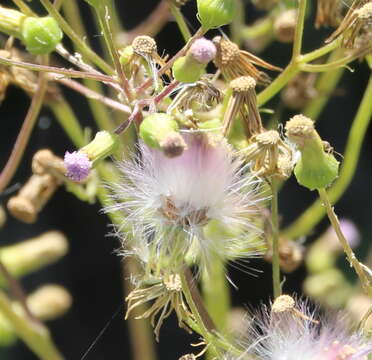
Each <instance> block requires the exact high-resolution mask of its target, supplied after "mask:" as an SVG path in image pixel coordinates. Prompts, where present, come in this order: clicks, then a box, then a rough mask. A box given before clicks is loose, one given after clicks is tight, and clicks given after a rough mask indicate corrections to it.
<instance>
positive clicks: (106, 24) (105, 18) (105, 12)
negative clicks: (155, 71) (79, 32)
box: [95, 0, 133, 103]
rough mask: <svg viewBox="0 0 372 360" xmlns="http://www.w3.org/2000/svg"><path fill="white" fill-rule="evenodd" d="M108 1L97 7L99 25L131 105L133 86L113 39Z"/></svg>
mask: <svg viewBox="0 0 372 360" xmlns="http://www.w3.org/2000/svg"><path fill="white" fill-rule="evenodd" d="M106 3H107V0H105V1H104V0H102V4H101V5H99V6H97V7H95V10H96V14H97V17H98V20H99V24H100V27H101V30H102V32H103V36H104V38H105V41H106V46H107V49H108V50H109V53H110V55H111V58H112V61H113V62H114V65H115V69H116V72H117V74H118V76H119V79H120V83H121V86H122V88H123V90H124V93H125V96H126V97H127V100H128V103H131V102H132V100H133V93H132V89H131V86H130V84H129V82H128V80H127V78H126V76H125V74H124V70H123V67H122V66H121V63H120V59H119V54H118V51H117V49H116V46H115V44H114V40H113V38H112V36H113V35H112V30H111V28H110V26H111V23H110V17H111V14H110V13H109V11H110V7H109V6H107V5H106Z"/></svg>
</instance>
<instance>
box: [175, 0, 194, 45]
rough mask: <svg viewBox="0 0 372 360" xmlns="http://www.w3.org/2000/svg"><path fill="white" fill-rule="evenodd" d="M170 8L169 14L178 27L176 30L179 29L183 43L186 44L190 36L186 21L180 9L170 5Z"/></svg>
mask: <svg viewBox="0 0 372 360" xmlns="http://www.w3.org/2000/svg"><path fill="white" fill-rule="evenodd" d="M170 7H171V13H172V15H173V17H174V19H175V20H176V23H177V25H178V28H179V29H180V32H181V34H182V37H183V39H184V40H185V42H188V41H189V40H190V39H191V36H192V35H191V32H190V30H189V27H188V26H187V24H186V21H185V19H184V17H183V15H182V12H181V10H180V8H179V7H178V6H176V5H174V4H172V3H171V5H170Z"/></svg>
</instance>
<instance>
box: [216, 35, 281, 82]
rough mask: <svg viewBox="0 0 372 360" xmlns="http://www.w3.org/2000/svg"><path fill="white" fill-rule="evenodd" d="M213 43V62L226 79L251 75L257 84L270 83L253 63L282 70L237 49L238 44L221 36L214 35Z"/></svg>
mask: <svg viewBox="0 0 372 360" xmlns="http://www.w3.org/2000/svg"><path fill="white" fill-rule="evenodd" d="M213 43H214V44H215V45H216V48H217V55H216V57H215V59H214V63H215V65H216V66H217V67H218V69H219V70H220V71H221V73H222V75H223V76H224V78H225V79H226V80H227V81H231V80H233V79H235V78H237V77H240V76H251V77H253V78H254V79H255V80H256V81H257V83H258V84H262V85H268V84H270V77H269V76H268V75H267V74H266V73H264V72H262V71H259V70H258V69H257V68H256V67H255V66H254V65H253V64H255V65H258V66H261V67H263V68H266V69H268V70H273V71H282V69H281V68H279V67H277V66H273V65H271V64H269V63H267V62H266V61H264V60H262V59H260V58H259V57H257V56H255V55H253V54H251V53H250V52H248V51H244V50H241V49H239V46H238V45H236V44H235V43H233V42H231V41H230V40H228V39H226V38H224V37H222V36H216V37H215V38H214V39H213Z"/></svg>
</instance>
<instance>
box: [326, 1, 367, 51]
mask: <svg viewBox="0 0 372 360" xmlns="http://www.w3.org/2000/svg"><path fill="white" fill-rule="evenodd" d="M371 25H372V2H371V1H370V0H355V1H354V2H353V4H352V5H351V7H350V9H349V11H348V12H347V14H346V15H345V17H344V19H343V20H342V22H341V24H340V26H339V27H338V28H337V29H336V31H334V32H333V34H332V35H331V36H330V37H329V38H328V39H327V40H326V43H329V42H331V41H333V40H334V39H336V38H338V37H339V36H342V45H343V46H344V47H346V48H353V47H354V44H355V41H356V39H357V38H358V37H359V36H362V35H363V34H364V33H365V32H369V31H370V30H371Z"/></svg>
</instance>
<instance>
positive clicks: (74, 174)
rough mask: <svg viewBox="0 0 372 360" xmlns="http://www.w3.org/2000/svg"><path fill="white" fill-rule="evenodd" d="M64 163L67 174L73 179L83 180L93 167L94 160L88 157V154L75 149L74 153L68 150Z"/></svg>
mask: <svg viewBox="0 0 372 360" xmlns="http://www.w3.org/2000/svg"><path fill="white" fill-rule="evenodd" d="M64 164H65V167H66V176H67V177H68V178H70V179H71V180H72V181H83V180H84V179H86V178H87V177H88V175H89V172H90V169H91V167H92V162H91V161H90V160H89V159H88V156H87V155H86V154H84V153H83V152H79V151H73V152H72V153H70V152H68V151H66V152H65V157H64Z"/></svg>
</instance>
